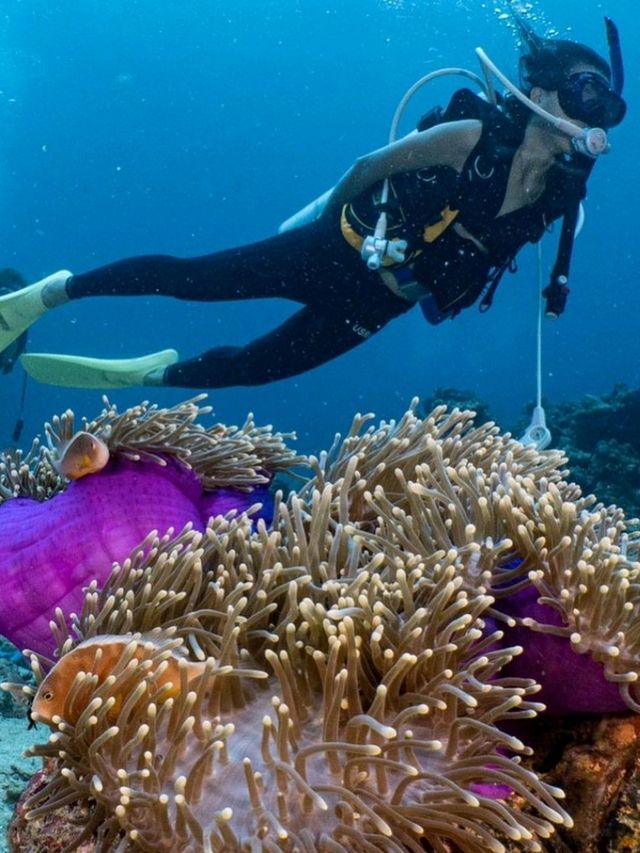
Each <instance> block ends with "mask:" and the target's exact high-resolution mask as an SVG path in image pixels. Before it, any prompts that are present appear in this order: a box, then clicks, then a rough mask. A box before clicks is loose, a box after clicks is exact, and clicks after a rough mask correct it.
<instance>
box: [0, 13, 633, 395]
mask: <svg viewBox="0 0 640 853" xmlns="http://www.w3.org/2000/svg"><path fill="white" fill-rule="evenodd" d="M515 20H516V23H517V26H518V28H519V32H520V39H521V45H522V52H521V58H520V64H519V72H520V73H519V87H516V86H515V85H514V84H513V83H511V82H510V81H509V80H508V78H506V77H505V76H504V75H503V74H502V72H500V70H499V69H497V68H496V66H495V65H493V63H491V61H490V60H489V58H488V57H487V56H486V55H485V54H484V52H483V51H481V50H480V49H478V50H477V53H478V56H479V58H480V60H481V64H482V67H483V71H484V74H485V79H486V80H487V85H486V86H485V87H484V93H483V94H481V95H478V94H475V93H474V92H473V91H471V90H470V89H461V90H458V91H457V92H456V93H455V94H454V96H453V97H452V99H451V101H450V103H449V105H448V106H447V107H446V108H445V109H444V110H443V109H441V108H436V109H435V110H432V111H431V113H429V114H427V115H426V116H425V117H424V118H423V120H421V122H420V123H419V126H418V128H417V130H415V131H413V132H412V133H410V134H408V135H407V136H405V137H403V138H401V139H399V140H398V141H395V142H391V143H390V144H389V145H386V146H385V147H383V148H381V149H379V150H377V151H374V152H373V153H371V154H369V155H367V156H364V157H361V158H360V159H358V160H357V161H356V162H355V164H354V165H353V166H352V167H351V168H350V169H349V171H348V172H347V173H346V174H345V175H344V176H343V177H342V179H341V180H340V181H339V182H338V184H337V185H336V186H335V187H334V188H333V189H332V190H330V191H329V192H328V193H325V195H324V196H323V197H321V199H319V200H318V201H317V202H315V203H312V205H310V206H309V209H305V211H302V212H301V213H300V215H297V216H294V217H293V218H292V221H288V222H287V223H285V225H284V226H282V227H281V229H280V232H279V233H278V234H277V235H275V236H273V237H270V238H268V239H266V240H263V241H261V242H258V243H254V244H252V245H248V246H241V247H238V248H233V249H229V250H225V251H220V252H216V253H214V254H210V255H206V256H202V257H196V258H185V259H181V258H176V257H169V256H163V255H151V256H142V257H135V258H130V259H127V260H121V261H118V262H115V263H112V264H109V265H107V266H104V267H101V268H99V269H96V270H93V271H90V272H85V273H81V274H78V275H72V274H71V273H70V272H68V271H66V270H63V271H60V272H57V273H55V274H53V275H51V276H49V277H47V278H45V279H43V280H42V281H39V282H36V283H35V284H32V285H30V286H29V287H27V288H25V289H23V290H20V291H18V292H17V293H12V294H9V295H5V296H2V297H0V349H4V348H5V347H7V346H9V345H10V344H11V343H12V342H13V341H14V340H15V339H16V337H17V336H19V335H20V334H22V333H23V331H24V330H25V329H26V328H28V327H29V326H30V325H31V324H32V323H33V322H34V321H35V320H36V319H38V317H40V316H41V315H42V314H44V313H45V312H46V311H48V310H49V309H52V308H55V307H57V306H59V305H63V304H65V303H67V302H69V301H70V300H71V301H72V300H76V299H82V298H85V297H89V296H125V295H126V296H152V295H161V296H172V297H174V298H176V299H184V300H195V301H202V302H216V301H223V300H244V299H257V298H263V297H272V298H273V297H280V298H283V299H288V300H292V301H294V302H297V303H300V304H301V305H302V307H301V308H300V309H299V310H298V311H297V312H296V313H294V314H293V315H292V316H291V317H290V318H289V319H287V320H286V321H285V322H284V323H282V325H280V326H279V327H277V328H276V329H274V330H273V331H271V332H269V333H268V334H266V335H264V336H263V337H260V338H258V339H256V340H254V341H251V342H250V343H248V344H247V345H246V346H238V347H233V346H219V347H215V348H213V349H210V350H208V351H207V352H204V353H202V354H201V355H199V356H197V357H195V358H191V359H188V360H180V359H179V356H178V353H177V352H176V351H175V350H172V349H170V350H163V351H162V352H157V353H152V354H150V355H146V356H143V357H141V358H130V359H116V360H110V359H98V358H90V357H82V356H74V355H58V354H51V353H39V354H34V353H28V354H25V355H23V356H22V358H21V360H22V363H23V365H24V367H25V369H26V370H27V371H28V372H29V373H30V374H31V375H32V376H34V377H35V378H36V379H38V380H40V381H44V382H49V383H52V384H56V385H68V386H75V387H85V388H120V387H126V386H131V385H139V384H142V385H153V386H174V387H175V386H181V387H189V388H223V387H229V386H239V385H260V384H264V383H268V382H273V381H275V380H278V379H284V378H285V377H290V376H293V375H295V374H300V373H303V372H305V371H307V370H310V369H311V368H314V367H316V366H318V365H320V364H323V363H325V362H328V361H329V360H331V359H333V358H335V357H337V356H339V355H341V354H342V353H345V352H347V351H348V350H350V349H352V348H353V347H355V346H357V345H358V344H361V343H362V342H363V341H365V340H366V339H367V338H369V337H370V336H371V335H374V334H375V333H376V332H378V331H380V330H381V329H382V328H383V327H384V326H386V325H387V323H389V322H390V321H391V320H392V319H394V318H395V317H398V316H400V315H402V314H404V313H406V312H407V311H409V310H410V309H411V308H412V307H413V306H415V305H416V304H419V305H420V307H421V308H422V311H423V313H424V315H425V318H426V319H427V320H428V321H429V322H430V323H439V322H442V321H443V320H445V319H449V318H453V317H455V316H456V315H457V314H458V313H459V312H460V311H461V310H462V309H464V308H467V307H469V306H471V305H472V304H474V303H475V302H476V301H479V307H480V310H481V311H486V310H487V309H488V308H489V307H490V305H491V302H492V299H493V296H494V293H495V290H496V287H497V286H498V283H499V281H500V279H501V277H502V276H503V274H504V273H505V272H506V271H508V270H510V271H514V270H515V259H516V256H517V254H518V252H519V251H520V249H521V248H522V247H523V246H524V245H525V244H526V243H528V242H533V243H536V242H538V241H539V240H540V239H541V237H542V235H543V234H544V232H545V231H546V230H548V229H549V227H550V226H551V224H552V223H553V222H554V221H556V220H558V219H560V218H562V219H563V225H562V230H561V234H560V239H559V249H558V255H557V258H556V262H555V264H554V267H553V271H552V275H551V282H550V284H549V286H548V287H547V288H546V289H545V291H544V295H545V298H546V313H547V314H548V315H549V316H556V317H557V316H559V314H560V313H561V312H562V310H563V309H564V304H565V301H566V297H567V293H568V287H567V281H568V273H569V263H570V258H571V248H572V244H573V237H574V234H575V231H576V224H577V222H578V220H579V215H580V203H581V201H582V199H583V198H584V196H585V194H586V182H587V179H588V177H589V174H590V172H591V168H592V166H593V164H594V162H595V159H596V157H597V156H598V154H600V153H603V152H604V151H606V149H607V148H608V142H607V136H606V131H607V130H609V129H610V128H612V127H615V126H616V125H618V124H619V123H620V122H621V121H622V119H623V118H624V115H625V112H626V105H625V102H624V100H623V98H622V94H621V93H622V87H623V67H622V58H621V51H620V44H619V39H618V33H617V30H616V27H615V25H614V24H613V22H612V21H611V20H610V19H605V22H606V30H607V38H608V44H609V62H608V61H606V60H605V59H604V58H603V57H602V56H600V55H599V54H598V53H596V52H595V51H594V50H592V49H591V48H590V47H587V46H586V45H583V44H580V43H577V42H574V41H569V40H562V39H545V38H541V37H540V36H538V35H537V34H536V33H535V32H534V31H533V30H532V29H531V28H530V26H529V25H528V24H527V23H526V22H524V21H523V20H521V19H519V18H517V17H516V18H515ZM461 73H464V74H466V75H467V76H470V77H475V75H471V74H470V72H464V71H463V72H461ZM491 75H493V76H495V77H497V79H498V80H500V81H501V82H502V83H503V84H504V85H505V86H506V89H507V91H506V94H504V95H497V94H496V93H495V90H494V89H493V86H492V85H491V83H490V81H491V80H492V79H493V77H492V76H491ZM479 79H480V78H476V80H479ZM480 83H482V81H481V80H480Z"/></svg>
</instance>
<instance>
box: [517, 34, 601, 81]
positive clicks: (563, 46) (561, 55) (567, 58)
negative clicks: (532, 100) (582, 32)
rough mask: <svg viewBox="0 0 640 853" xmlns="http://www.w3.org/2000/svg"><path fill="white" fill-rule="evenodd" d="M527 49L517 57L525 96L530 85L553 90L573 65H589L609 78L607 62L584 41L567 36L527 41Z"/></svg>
mask: <svg viewBox="0 0 640 853" xmlns="http://www.w3.org/2000/svg"><path fill="white" fill-rule="evenodd" d="M527 47H528V48H529V50H528V51H527V53H525V54H524V55H523V56H522V57H521V58H520V68H519V71H520V87H521V88H522V90H523V91H524V93H525V94H526V95H528V94H530V92H531V89H532V88H533V87H534V86H541V87H542V88H543V89H548V90H550V91H553V90H554V89H557V88H558V86H559V85H560V84H561V83H562V81H563V79H564V78H565V77H566V75H567V74H568V73H569V72H570V71H571V69H572V68H574V67H575V66H576V65H593V67H594V68H596V69H597V70H598V71H600V73H601V74H603V75H604V76H605V77H606V78H607V80H609V81H610V80H611V67H610V66H609V63H608V62H607V61H606V59H604V58H603V57H602V56H600V54H599V53H596V51H595V50H593V49H592V48H590V47H587V45H585V44H580V43H579V42H575V41H568V40H567V39H557V40H552V39H540V40H539V41H537V43H536V44H532V43H531V41H530V42H529V44H528V45H527Z"/></svg>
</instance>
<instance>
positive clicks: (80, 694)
mask: <svg viewBox="0 0 640 853" xmlns="http://www.w3.org/2000/svg"><path fill="white" fill-rule="evenodd" d="M163 650H164V654H163V655H158V652H162V651H163ZM132 660H136V661H139V662H144V661H148V662H149V663H148V667H149V668H148V671H147V673H146V674H145V680H146V682H147V689H146V690H145V692H144V693H142V694H141V696H140V697H139V699H138V700H137V701H141V700H142V699H143V698H145V697H146V701H148V700H149V696H150V695H153V694H156V693H157V691H159V690H160V689H161V688H164V690H162V693H161V694H160V695H161V701H163V702H166V700H167V699H169V698H170V697H174V696H177V695H178V693H179V692H180V689H181V687H180V686H181V683H182V682H181V672H180V671H181V669H185V670H186V674H187V683H190V682H191V681H193V680H194V679H195V678H197V677H198V676H200V675H202V674H203V673H204V671H205V668H206V667H207V661H190V660H188V659H187V658H186V657H184V655H183V654H182V653H181V651H180V646H178V647H177V648H176V645H175V644H173V643H171V641H167V639H166V638H165V639H159V638H158V637H153V636H150V635H146V636H145V635H144V634H142V635H141V634H134V635H128V636H127V635H125V636H120V635H115V634H103V635H98V636H96V637H91V638H90V639H88V640H84V641H83V642H81V643H79V644H78V645H77V646H76V647H75V648H73V649H72V650H71V651H70V652H67V654H66V655H63V657H61V658H60V660H59V661H58V662H57V663H56V664H55V666H54V667H53V668H52V669H51V670H50V671H49V672H48V673H47V675H46V676H45V677H44V679H43V680H42V681H41V683H40V685H39V686H38V689H37V691H36V694H35V696H34V698H33V702H32V705H31V718H32V720H35V721H36V722H39V723H46V724H47V725H48V726H52V727H55V726H56V722H55V721H54V718H57V717H59V718H60V719H63V720H65V721H66V722H67V723H71V724H72V725H75V724H76V723H77V721H78V718H79V717H80V715H81V714H82V712H83V711H84V709H85V708H86V707H87V705H88V703H89V702H90V701H91V698H92V696H93V694H94V693H95V691H96V690H97V689H98V688H99V687H100V685H101V684H103V683H104V682H105V681H106V679H107V678H108V677H109V676H110V675H111V674H112V673H114V671H115V670H116V669H117V670H118V673H116V675H118V674H119V673H121V672H122V673H124V672H126V668H127V664H129V665H131V664H130V661H132ZM121 662H122V664H121V665H120V666H118V664H120V663H121ZM143 665H144V664H143ZM136 668H137V667H136ZM78 673H86V674H87V675H88V676H97V682H95V681H91V682H90V683H89V684H87V685H86V686H85V687H83V686H82V685H80V686H76V688H75V689H73V690H72V689H71V688H72V685H73V684H74V682H75V681H76V676H77V675H78ZM138 683H141V682H139V681H138ZM132 689H133V688H132V685H131V681H130V679H128V678H127V677H126V676H124V677H121V678H116V680H115V682H114V689H113V690H110V691H109V692H108V694H107V697H108V699H110V700H112V702H111V706H110V708H109V711H108V718H109V721H110V722H114V721H115V720H116V719H117V716H118V714H119V713H120V710H121V708H122V705H123V703H124V702H125V700H126V699H127V697H128V695H129V694H130V693H131V690H132ZM113 700H115V701H113Z"/></svg>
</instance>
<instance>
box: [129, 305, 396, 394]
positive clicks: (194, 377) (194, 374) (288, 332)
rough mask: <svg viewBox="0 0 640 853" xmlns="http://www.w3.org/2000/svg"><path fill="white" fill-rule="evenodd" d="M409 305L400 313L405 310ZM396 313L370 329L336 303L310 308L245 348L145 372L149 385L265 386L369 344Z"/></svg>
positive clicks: (215, 351)
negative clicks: (371, 336) (367, 341)
mask: <svg viewBox="0 0 640 853" xmlns="http://www.w3.org/2000/svg"><path fill="white" fill-rule="evenodd" d="M404 310H406V309H405V307H404V305H403V306H402V307H401V310H399V311H398V312H397V313H402V312H403V311H404ZM392 316H395V314H389V315H387V316H385V317H382V316H380V317H378V318H377V319H376V320H375V321H374V322H373V323H371V322H370V323H369V328H364V327H363V326H362V325H361V324H360V323H358V322H352V321H350V320H349V318H348V317H346V316H345V314H344V313H343V312H342V311H339V310H338V311H336V310H335V307H332V306H331V305H327V306H325V308H324V310H322V309H320V308H319V307H318V306H315V307H313V308H311V307H304V308H301V309H300V310H299V311H297V312H296V313H295V314H294V315H293V316H292V317H290V318H289V319H288V320H286V321H285V322H284V323H283V324H282V325H280V326H278V328H277V329H274V330H273V331H272V332H270V333H269V334H267V335H264V336H263V337H261V338H258V339H257V340H255V341H252V342H251V343H249V344H247V345H246V346H243V347H230V346H226V347H216V348H215V349H211V350H209V351H208V352H205V353H203V354H202V355H200V356H197V357H196V358H192V359H190V360H188V361H180V362H178V363H177V364H172V365H170V366H168V367H167V368H166V369H163V370H161V371H158V372H156V373H155V374H152V375H148V376H146V377H145V384H160V385H165V386H167V385H168V386H178V387H184V388H227V387H231V386H236V385H264V384H267V383H268V382H275V381H276V380H278V379H285V378H287V377H289V376H295V375H297V374H299V373H304V372H305V371H307V370H310V369H311V368H313V367H317V366H318V365H320V364H325V363H326V362H328V361H331V359H333V358H335V357H336V356H339V355H341V354H342V353H345V352H347V351H348V350H351V349H353V348H354V347H356V346H358V344H361V343H363V342H364V341H365V340H366V338H367V337H369V336H370V335H372V334H375V332H377V331H379V330H380V329H381V328H382V327H383V326H384V325H386V323H387V322H388V321H389V320H390V319H391V317H392Z"/></svg>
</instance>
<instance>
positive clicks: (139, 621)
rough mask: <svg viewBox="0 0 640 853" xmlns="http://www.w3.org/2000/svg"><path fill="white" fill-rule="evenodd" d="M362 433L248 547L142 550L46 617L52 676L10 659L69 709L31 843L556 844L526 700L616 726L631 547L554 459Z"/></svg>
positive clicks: (480, 442) (147, 847)
mask: <svg viewBox="0 0 640 853" xmlns="http://www.w3.org/2000/svg"><path fill="white" fill-rule="evenodd" d="M368 421H369V418H368V417H359V416H358V417H356V418H355V419H354V422H353V424H352V428H351V430H350V431H349V433H348V434H347V435H346V436H345V438H344V439H342V438H340V437H337V439H336V442H335V443H334V446H333V447H332V448H330V449H329V450H328V451H327V452H325V453H322V454H320V456H318V457H317V458H316V457H310V458H309V459H308V460H307V463H308V465H309V469H310V472H311V474H312V476H311V478H310V480H309V481H308V482H307V483H306V484H304V485H303V486H302V487H301V488H300V489H299V490H298V492H297V493H294V494H292V495H290V496H289V497H288V498H287V499H286V500H284V499H283V498H282V497H281V496H277V497H276V504H275V509H274V518H273V523H272V524H271V525H267V524H265V522H264V521H258V522H255V521H253V520H252V519H251V517H250V516H249V515H247V514H242V515H237V516H235V517H227V518H222V517H220V516H218V517H216V518H214V519H212V520H211V521H210V522H209V524H208V525H207V527H206V529H204V530H201V531H197V530H194V529H191V528H186V529H185V530H183V531H182V532H181V533H180V534H179V535H178V536H175V535H173V534H171V533H169V534H167V535H165V536H162V535H154V534H152V535H150V536H149V537H148V538H147V539H146V540H145V541H144V542H142V543H141V544H140V546H139V547H138V548H137V549H136V550H135V551H134V553H132V555H131V556H130V557H129V558H128V559H126V560H123V561H121V562H120V563H118V564H116V565H115V566H114V567H113V568H112V569H111V573H110V575H109V577H108V579H107V580H106V581H105V582H104V583H97V582H94V583H92V584H90V585H89V588H88V589H87V590H86V593H85V597H84V603H83V607H82V610H81V611H80V612H79V613H78V615H77V616H72V615H69V614H66V617H67V618H64V616H63V614H60V613H59V614H58V617H57V619H56V624H55V625H54V633H55V641H56V646H57V648H58V651H59V654H60V656H61V659H60V662H59V663H58V664H56V663H55V661H54V660H49V659H47V658H45V657H43V656H38V655H33V656H32V658H31V660H32V668H33V672H34V676H35V678H36V681H37V683H38V685H39V686H38V691H40V693H39V696H40V698H42V692H44V691H46V684H47V683H51V682H47V681H46V679H47V677H48V674H51V673H55V672H56V667H62V665H64V669H60V673H61V674H62V675H63V678H64V683H65V684H66V685H67V689H66V692H65V699H64V701H63V702H62V705H61V707H60V706H58V708H57V713H53V714H52V715H51V718H50V719H49V720H48V722H49V724H50V726H51V728H52V730H53V733H52V735H51V737H50V738H49V740H48V742H46V743H38V744H36V745H35V746H34V748H33V750H32V753H33V754H34V755H37V756H40V757H42V758H43V759H45V760H46V761H47V762H49V772H48V775H47V777H46V780H45V781H44V785H43V786H42V787H40V788H39V789H36V787H35V786H34V787H33V788H32V790H31V792H30V796H29V798H28V799H27V801H26V802H25V803H24V804H23V805H22V806H21V809H22V811H23V812H24V811H26V812H27V813H28V814H29V815H30V819H31V820H35V821H43V820H45V819H47V818H49V819H50V818H51V816H52V815H60V814H64V810H65V809H67V808H69V807H70V806H73V807H74V808H82V809H85V810H86V811H85V812H84V813H85V814H86V818H83V826H82V827H81V828H80V829H79V830H78V835H77V838H76V842H75V843H77V844H78V845H81V844H85V843H86V842H93V844H94V849H95V850H96V851H102V853H115V851H116V850H117V851H130V853H133V851H156V853H160V851H175V850H181V851H182V850H184V851H193V853H199V851H232V850H233V851H235V850H237V851H242V850H246V851H265V852H266V851H285V853H286V851H291V853H293V851H296V853H297V851H301V853H304V851H307V853H311V851H333V853H337V851H347V850H354V851H363V853H364V851H375V850H378V851H397V853H401V852H403V851H416V853H417V851H423V850H425V849H426V850H432V851H435V853H449V851H452V850H455V851H461V853H484V851H503V850H506V849H510V850H515V849H517V850H522V851H536V850H538V851H539V850H542V849H544V848H545V846H546V845H547V844H548V843H549V839H550V838H551V837H552V835H553V832H554V829H556V828H559V829H560V830H561V831H562V832H563V833H565V832H567V833H569V832H571V827H572V826H573V820H572V817H571V815H570V813H569V812H568V811H567V809H566V808H565V807H564V806H563V805H562V800H563V796H564V795H563V792H562V790H561V789H560V788H559V787H557V784H551V783H550V782H549V781H548V780H546V779H543V778H542V777H541V775H540V774H539V773H537V772H536V771H535V770H534V769H531V767H532V766H533V765H531V766H528V762H531V761H532V760H533V759H534V758H535V756H532V755H531V753H532V750H531V748H530V746H529V745H527V743H526V742H525V741H526V739H527V729H528V726H529V725H531V723H532V721H533V719H534V718H535V717H536V715H537V714H539V713H541V712H542V711H544V706H543V705H542V704H541V703H540V702H539V701H538V699H539V696H540V694H539V693H538V690H539V687H538V684H536V681H541V682H542V684H543V690H544V691H545V697H546V700H547V701H548V702H549V703H550V704H551V705H552V704H553V699H554V694H555V693H556V691H559V688H560V687H561V686H562V684H563V683H566V682H568V681H571V682H572V683H574V682H576V681H579V680H580V679H581V676H582V673H583V672H584V673H587V677H588V678H589V684H590V687H589V691H590V697H591V698H590V703H589V708H588V710H590V711H597V710H598V709H599V708H600V707H602V709H603V710H609V709H610V703H613V706H614V707H616V708H628V709H632V710H637V709H638V707H639V705H638V696H637V695H636V684H637V681H638V674H639V673H640V647H639V643H640V628H638V609H639V605H640V600H639V599H640V588H639V586H638V583H637V578H638V575H639V573H640V565H639V564H638V563H637V562H636V560H637V556H638V552H639V550H640V542H639V541H638V537H637V535H635V534H633V533H629V531H628V530H627V526H626V522H625V517H624V513H623V512H622V511H621V510H619V509H617V508H616V507H614V506H610V507H603V506H602V505H601V504H596V502H595V499H594V498H590V497H586V498H585V497H583V496H582V495H581V492H580V489H579V488H578V487H577V486H575V485H572V484H570V483H567V482H566V480H565V479H564V476H565V471H564V467H563V466H564V464H565V462H566V459H565V458H564V457H563V455H562V454H560V453H558V452H544V453H539V452H537V451H536V450H534V449H532V448H525V447H523V446H522V445H520V444H519V443H518V442H514V441H512V440H511V439H510V438H509V436H503V435H501V434H500V432H499V430H498V429H497V427H495V426H494V425H493V424H485V425H481V426H475V425H474V423H473V416H472V414H471V413H469V412H460V411H457V410H454V411H453V412H450V413H447V411H446V409H445V407H438V408H436V409H435V410H434V411H433V412H432V413H431V414H430V415H429V416H428V417H425V418H418V417H417V416H416V415H415V413H414V410H413V409H412V410H410V411H409V412H407V413H406V415H405V416H404V417H403V418H402V419H400V420H399V421H398V422H389V423H382V424H380V425H379V426H377V427H376V426H371V425H368ZM92 476H97V475H92ZM114 637H117V638H123V637H125V638H129V642H128V643H122V642H121V643H120V648H121V651H119V652H118V654H117V655H116V658H115V663H114V665H113V667H112V668H111V670H110V674H108V675H106V674H105V673H103V669H104V667H102V666H101V662H102V660H103V657H104V656H105V655H108V654H112V653H113V645H112V644H113V638H114ZM538 642H544V644H545V645H544V648H545V656H546V658H547V659H546V660H545V661H543V664H545V665H544V666H543V668H541V667H540V661H539V660H538V659H537V658H536V656H535V654H532V653H531V652H532V649H535V647H536V644H537V643H538ZM79 647H81V649H82V650H83V656H86V650H87V649H88V648H90V649H95V652H92V654H94V657H93V658H92V659H91V660H90V661H89V665H87V663H86V660H85V662H84V663H83V664H82V667H81V668H76V669H74V667H72V666H70V665H69V664H70V662H71V659H72V658H71V656H72V654H73V651H74V650H76V649H78V648H79ZM176 655H178V659H177V660H176ZM65 659H66V660H65ZM190 662H191V663H193V662H200V664H201V670H202V671H201V672H200V673H199V674H196V675H195V677H193V668H192V667H190V666H189V663H190ZM547 663H553V666H546V664H547ZM169 666H171V667H175V666H177V667H178V671H179V680H180V683H179V685H176V684H174V683H171V684H169V685H168V684H167V683H166V678H165V677H164V675H165V673H166V671H167V667H169ZM516 666H517V667H518V668H519V669H518V671H516V669H515V668H514V667H516ZM588 698H589V697H588ZM582 702H583V699H582V697H580V699H579V701H578V702H577V707H576V708H572V707H569V708H568V710H577V711H584V710H585V709H584V708H583V706H582ZM563 703H568V704H569V706H571V695H570V693H569V692H568V691H565V693H564V694H563V696H562V703H561V704H560V708H559V710H566V709H565V707H564V704H563ZM522 727H524V730H523V731H522V732H521V728H522ZM516 731H517V734H515V732H516ZM13 832H14V837H16V834H18V835H20V828H19V825H16V826H14V831H13ZM20 837H23V838H24V835H20ZM41 840H42V836H41ZM14 849H16V850H20V849H21V848H20V847H19V846H18V847H15V848H14ZM24 849H27V848H26V847H24Z"/></svg>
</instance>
